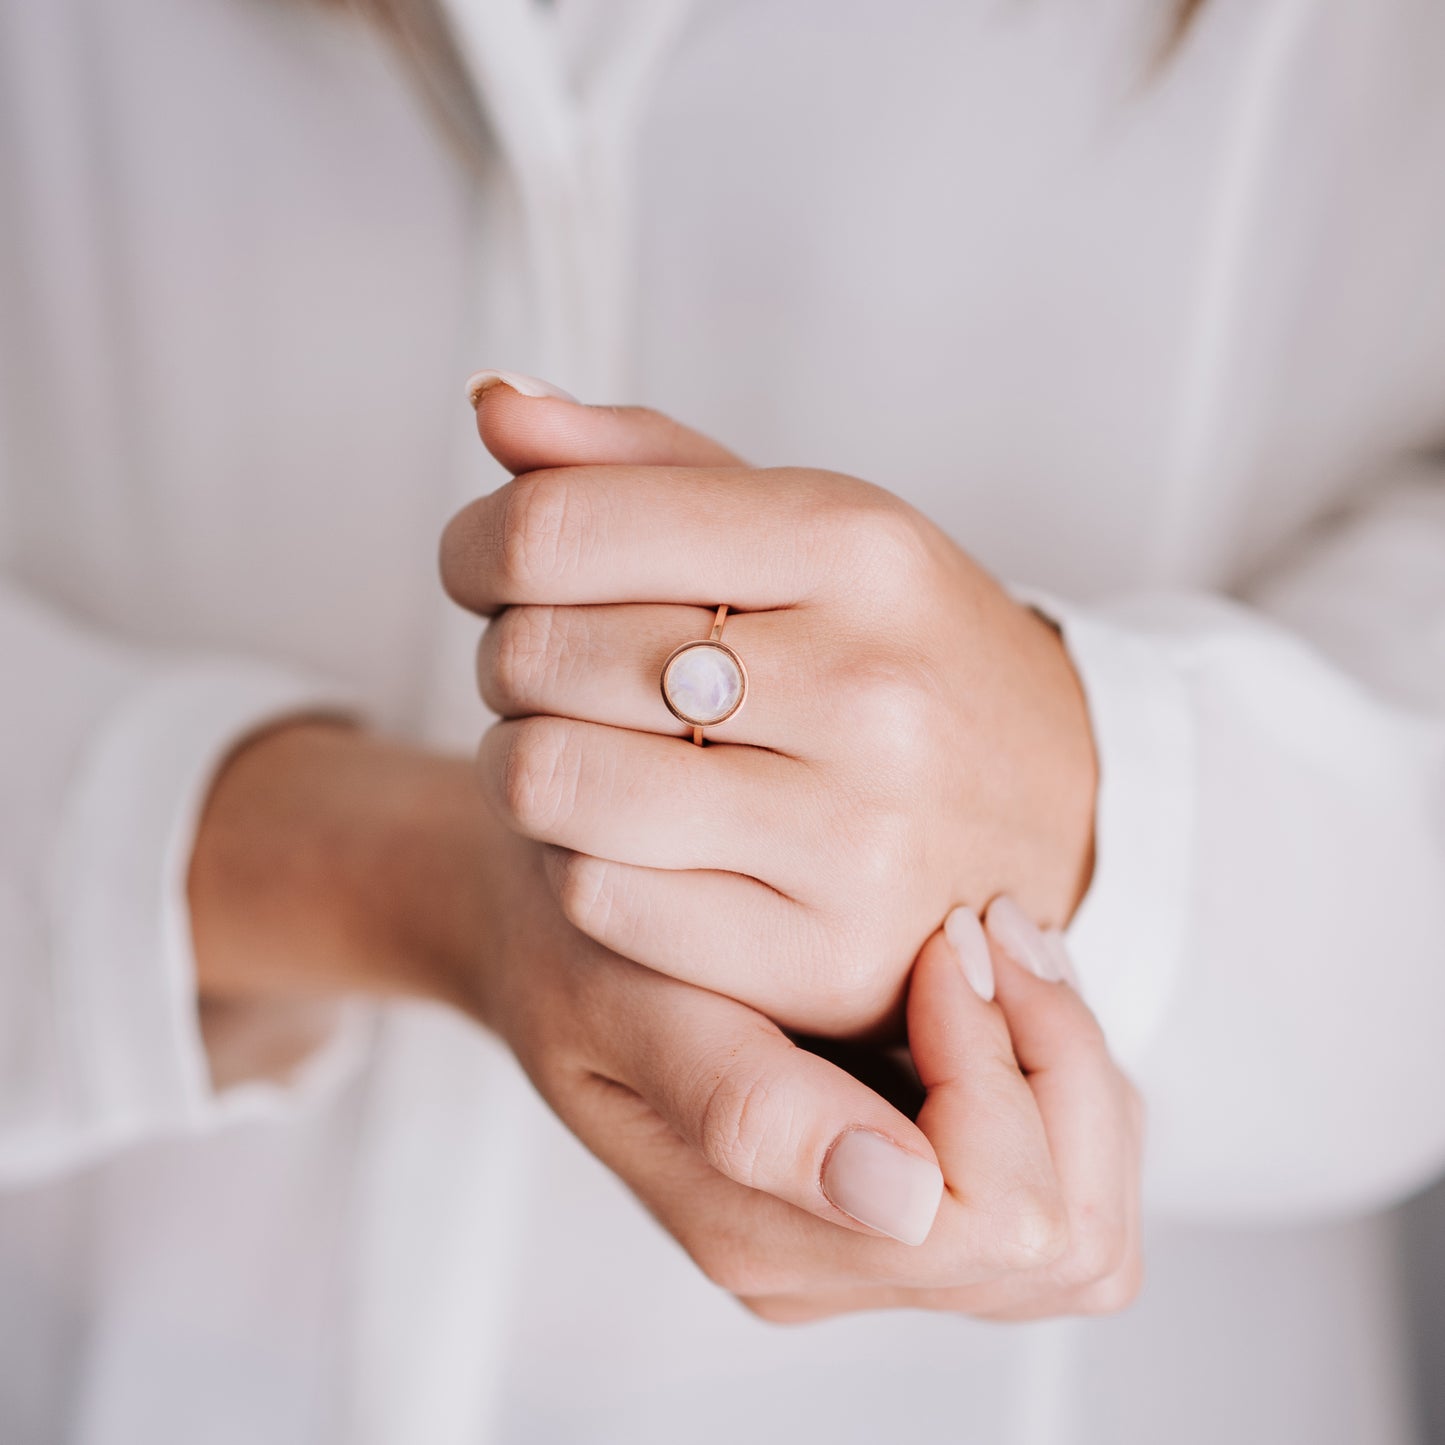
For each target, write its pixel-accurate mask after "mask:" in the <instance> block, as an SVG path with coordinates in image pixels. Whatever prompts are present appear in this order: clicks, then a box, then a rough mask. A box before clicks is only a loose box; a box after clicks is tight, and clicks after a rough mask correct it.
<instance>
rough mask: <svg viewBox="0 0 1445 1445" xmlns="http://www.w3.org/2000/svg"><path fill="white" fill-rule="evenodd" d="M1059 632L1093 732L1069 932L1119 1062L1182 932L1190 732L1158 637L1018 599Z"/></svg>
mask: <svg viewBox="0 0 1445 1445" xmlns="http://www.w3.org/2000/svg"><path fill="white" fill-rule="evenodd" d="M1022 600H1024V601H1026V602H1027V603H1028V604H1029V605H1030V606H1033V607H1034V608H1036V609H1037V611H1038V612H1040V613H1041V614H1042V615H1043V616H1044V617H1046V618H1048V619H1049V620H1050V621H1051V622H1053V623H1054V624H1055V625H1056V626H1057V627H1058V628H1059V629H1060V632H1061V633H1062V635H1063V639H1064V645H1065V647H1066V648H1067V649H1068V652H1069V656H1070V659H1071V660H1072V662H1073V664H1074V667H1075V670H1076V671H1077V672H1078V674H1079V678H1080V681H1081V683H1082V685H1083V690H1084V697H1085V701H1086V704H1087V706H1088V711H1089V720H1090V723H1091V726H1092V727H1093V732H1094V746H1095V751H1096V754H1097V757H1098V762H1099V793H1098V800H1097V803H1096V805H1095V815H1094V817H1095V821H1094V843H1095V857H1094V875H1093V879H1092V881H1091V883H1090V885H1089V890H1088V893H1087V894H1086V895H1085V898H1084V901H1083V903H1082V904H1081V905H1080V907H1079V909H1078V912H1077V913H1076V914H1075V915H1074V920H1073V922H1072V923H1071V924H1070V926H1069V929H1068V943H1069V950H1070V953H1071V955H1072V956H1073V959H1074V963H1075V966H1076V968H1077V970H1078V974H1079V978H1080V980H1081V983H1082V985H1083V989H1084V991H1085V993H1086V994H1087V996H1088V1001H1089V1004H1090V1006H1091V1007H1092V1008H1093V1010H1094V1012H1095V1014H1096V1015H1097V1016H1098V1018H1099V1020H1100V1022H1101V1024H1102V1025H1103V1026H1104V1029H1105V1032H1106V1034H1107V1036H1108V1038H1109V1042H1110V1046H1111V1047H1112V1049H1113V1050H1114V1053H1115V1055H1116V1057H1117V1058H1118V1059H1119V1060H1120V1062H1121V1063H1123V1064H1125V1065H1126V1066H1129V1065H1130V1064H1131V1063H1133V1062H1134V1061H1137V1060H1138V1059H1139V1058H1140V1057H1141V1056H1142V1054H1143V1052H1144V1051H1145V1049H1146V1047H1147V1045H1148V1042H1149V1040H1150V1038H1151V1037H1152V1035H1153V1034H1154V1032H1155V1031H1156V1029H1157V1028H1158V1026H1159V1024H1160V1022H1161V1020H1162V1018H1163V1016H1164V1013H1165V1010H1166V1008H1167V1006H1168V1001H1169V996H1170V993H1171V992H1172V990H1173V987H1174V983H1175V980H1176V978H1177V977H1178V975H1179V973H1180V970H1181V966H1182V963H1183V959H1184V951H1185V949H1186V947H1187V941H1188V938H1189V931H1190V930H1189V912H1190V905H1191V884H1190V879H1191V874H1192V850H1193V836H1194V816H1195V787H1196V783H1195V779H1196V767H1195V740H1194V726H1193V718H1192V713H1191V710H1190V707H1189V698H1188V688H1187V683H1186V679H1185V677H1184V675H1183V673H1182V671H1181V670H1180V668H1179V667H1178V665H1177V663H1176V662H1175V661H1174V660H1173V659H1172V658H1171V657H1170V656H1169V654H1168V651H1167V649H1166V647H1165V646H1164V644H1163V643H1162V642H1161V641H1160V640H1159V639H1157V638H1152V637H1149V636H1147V635H1144V634H1141V633H1138V632H1133V631H1130V630H1129V629H1127V628H1126V627H1123V626H1121V625H1119V624H1118V623H1116V622H1114V621H1113V620H1111V619H1110V618H1109V617H1108V616H1107V614H1106V613H1104V612H1102V611H1100V610H1097V609H1086V608H1082V607H1075V606H1073V605H1072V604H1068V603H1062V602H1060V601H1058V600H1057V599H1056V598H1052V597H1047V596H1039V595H1036V594H1035V595H1028V596H1025V597H1023V599H1022Z"/></svg>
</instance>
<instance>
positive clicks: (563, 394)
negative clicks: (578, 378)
mask: <svg viewBox="0 0 1445 1445" xmlns="http://www.w3.org/2000/svg"><path fill="white" fill-rule="evenodd" d="M494 386H509V387H511V388H512V390H513V391H515V392H516V393H517V394H518V395H519V396H532V397H541V396H551V397H555V398H556V399H557V400H558V401H576V400H577V398H576V397H575V396H573V395H572V393H571V392H570V391H563V390H562V388H561V387H560V386H553V385H552V383H551V382H550V381H543V380H542V379H541V377H538V376H523V375H522V373H521V372H520V371H474V372H473V373H472V374H471V375H470V376H469V377H468V378H467V397H468V399H469V400H470V401H471V403H472V407H473V408H474V409H475V407H476V405H477V403H478V402H479V401H481V399H482V393H483V392H484V391H488V390H490V389H491V388H492V387H494Z"/></svg>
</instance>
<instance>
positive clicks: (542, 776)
mask: <svg viewBox="0 0 1445 1445" xmlns="http://www.w3.org/2000/svg"><path fill="white" fill-rule="evenodd" d="M577 782H578V758H577V753H576V749H575V747H574V746H573V745H572V744H571V742H570V741H569V729H568V728H567V726H566V724H565V723H562V722H560V721H559V720H558V719H555V718H528V719H526V720H525V721H523V722H520V723H517V724H516V725H515V730H514V731H513V733H512V737H511V741H510V743H509V745H508V747H507V753H506V758H505V761H504V766H503V776H502V806H503V807H504V808H505V810H506V813H507V817H508V818H509V819H510V821H511V823H512V824H513V826H514V827H515V828H516V829H517V830H518V831H519V832H522V833H526V834H545V833H548V832H550V831H551V830H552V829H554V828H555V827H556V826H557V825H558V824H559V823H561V822H563V821H565V820H566V818H567V816H568V815H569V813H570V812H571V809H572V805H573V803H574V801H575V799H576V794H577Z"/></svg>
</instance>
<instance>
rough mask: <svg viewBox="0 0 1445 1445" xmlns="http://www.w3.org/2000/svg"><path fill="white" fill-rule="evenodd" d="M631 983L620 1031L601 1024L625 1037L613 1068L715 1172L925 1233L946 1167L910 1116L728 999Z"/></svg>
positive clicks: (902, 1230)
mask: <svg viewBox="0 0 1445 1445" xmlns="http://www.w3.org/2000/svg"><path fill="white" fill-rule="evenodd" d="M629 992H630V993H631V994H632V995H633V997H632V998H631V1006H630V1008H629V1009H628V1013H627V1018H626V1020H625V1022H624V1021H623V1020H621V1019H619V1021H618V1022H619V1025H621V1026H622V1027H621V1028H619V1029H618V1030H612V1029H608V1030H606V1033H607V1035H608V1036H609V1037H620V1038H622V1039H624V1040H625V1045H624V1046H623V1047H622V1048H621V1049H620V1050H618V1051H617V1056H615V1057H614V1058H613V1059H611V1060H609V1061H608V1062H609V1063H610V1064H611V1068H610V1069H608V1070H607V1072H608V1073H609V1074H610V1076H611V1077H613V1078H615V1079H616V1080H617V1081H618V1082H620V1083H622V1084H624V1085H625V1086H626V1087H628V1088H630V1089H631V1090H632V1091H633V1092H634V1093H636V1094H638V1095H640V1096H641V1097H642V1098H643V1099H644V1100H645V1101H646V1102H647V1103H648V1104H650V1105H651V1106H652V1108H653V1109H654V1110H655V1111H656V1112H657V1113H658V1114H659V1115H660V1116H661V1117H662V1118H663V1119H664V1120H665V1121H666V1122H667V1123H668V1124H669V1125H670V1126H671V1127H672V1129H673V1130H674V1132H676V1133H677V1134H679V1135H680V1136H681V1137H682V1138H683V1139H684V1140H685V1141H686V1142H688V1143H689V1144H691V1145H692V1146H693V1147H694V1148H695V1149H696V1150H697V1151H698V1153H700V1154H701V1155H702V1157H703V1158H704V1159H706V1161H707V1162H708V1163H709V1164H711V1165H712V1167H713V1168H714V1169H716V1170H717V1171H718V1172H719V1173H720V1174H723V1175H725V1176H726V1177H727V1178H729V1179H732V1180H734V1181H735V1182H736V1183H739V1184H744V1185H747V1186H748V1187H749V1188H751V1189H757V1190H761V1191H762V1192H763V1193H765V1194H771V1195H773V1196H774V1197H775V1198H778V1199H781V1200H784V1201H785V1202H787V1203H789V1204H794V1205H796V1206H797V1207H798V1208H800V1209H805V1210H807V1211H809V1212H810V1213H812V1214H816V1215H818V1216H819V1217H820V1218H822V1219H826V1220H829V1221H831V1222H832V1223H835V1224H840V1225H843V1226H845V1227H849V1228H860V1227H861V1228H862V1229H863V1230H864V1232H876V1233H880V1234H886V1235H889V1236H890V1237H892V1238H894V1239H900V1240H902V1241H903V1242H904V1243H906V1244H920V1243H922V1241H923V1239H924V1238H925V1236H926V1235H927V1234H928V1231H929V1227H930V1226H931V1225H932V1223H933V1218H934V1215H935V1213H936V1212H937V1209H938V1201H939V1198H940V1196H941V1194H942V1192H943V1176H942V1174H941V1173H940V1172H939V1168H938V1165H937V1164H936V1163H935V1162H934V1156H933V1150H932V1148H931V1147H930V1146H929V1143H928V1140H927V1139H926V1138H925V1137H924V1136H923V1134H922V1133H921V1132H920V1131H919V1129H918V1128H917V1126H916V1125H915V1124H914V1123H913V1122H912V1121H911V1120H910V1119H908V1118H907V1117H906V1116H905V1115H903V1114H901V1113H899V1111H898V1110H897V1109H895V1108H894V1107H893V1106H892V1105H891V1104H890V1103H888V1102H887V1100H885V1099H884V1098H883V1097H882V1096H881V1095H879V1094H876V1093H874V1091H873V1090H872V1089H870V1088H868V1087H867V1086H866V1085H865V1084H862V1083H860V1082H859V1081H858V1080H857V1079H855V1078H853V1077H852V1076H851V1075H850V1074H847V1073H845V1072H844V1071H843V1070H842V1069H840V1068H838V1067H837V1066H836V1065H834V1064H831V1063H828V1062H827V1061H826V1060H824V1059H821V1058H819V1057H818V1056H817V1055H815V1054H811V1053H808V1052H807V1051H806V1050H805V1049H801V1048H799V1047H798V1046H797V1045H795V1044H794V1043H792V1042H791V1041H790V1040H789V1039H788V1038H787V1037H786V1036H785V1035H784V1034H783V1033H782V1032H781V1030H779V1029H778V1028H777V1027H776V1026H775V1025H774V1024H772V1023H771V1022H770V1021H769V1020H767V1019H765V1018H764V1017H763V1016H762V1015H761V1014H758V1013H755V1012H754V1011H753V1010H752V1009H750V1008H747V1007H746V1006H745V1005H743V1004H739V1003H736V1002H735V1001H734V1000H732V999H728V998H724V997H722V996H721V995H720V994H715V993H709V992H707V991H705V990H703V989H697V988H692V987H690V986H688V985H685V984H678V983H676V982H674V981H673V980H672V979H666V978H663V977H662V976H661V975H658V974H650V973H648V972H647V971H646V970H642V969H639V970H637V972H636V974H635V975H634V978H633V981H632V987H631V989H630V990H629ZM623 1028H625V1032H623V1031H622V1029H623ZM644 1162H645V1161H641V1160H638V1161H633V1168H634V1169H635V1168H638V1167H642V1166H643V1164H644Z"/></svg>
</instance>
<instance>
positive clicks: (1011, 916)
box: [984, 898, 1064, 983]
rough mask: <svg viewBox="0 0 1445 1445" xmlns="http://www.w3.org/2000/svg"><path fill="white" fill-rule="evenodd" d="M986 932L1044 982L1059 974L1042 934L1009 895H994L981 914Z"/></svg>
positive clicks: (1053, 978)
mask: <svg viewBox="0 0 1445 1445" xmlns="http://www.w3.org/2000/svg"><path fill="white" fill-rule="evenodd" d="M984 928H985V929H986V930H987V931H988V936H989V937H990V938H991V939H993V941H994V942H995V943H996V944H998V946H999V947H1000V948H1001V949H1003V951H1004V952H1005V953H1006V954H1008V956H1009V957H1010V958H1011V959H1013V961H1014V962H1015V963H1016V964H1018V965H1019V967H1020V968H1026V969H1027V970H1028V971H1029V972H1030V973H1031V974H1033V975H1034V976H1035V977H1036V978H1041V979H1043V980H1044V982H1045V983H1058V982H1059V981H1060V979H1062V978H1063V976H1064V975H1063V974H1062V973H1061V972H1060V970H1059V968H1058V965H1057V964H1056V963H1055V962H1054V957H1053V955H1052V954H1051V953H1050V952H1049V946H1048V944H1047V943H1045V942H1044V936H1043V934H1042V933H1040V932H1039V930H1038V928H1037V927H1036V926H1035V924H1034V921H1033V919H1031V918H1030V917H1029V916H1028V914H1027V913H1025V912H1024V911H1023V909H1022V908H1020V907H1019V906H1018V904H1017V903H1015V902H1014V901H1013V899H1012V898H995V899H994V900H993V902H992V903H990V904H989V905H988V912H987V913H986V914H985V915H984Z"/></svg>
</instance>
